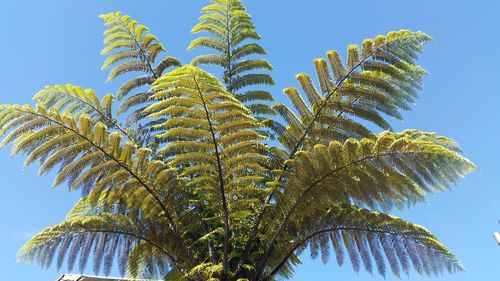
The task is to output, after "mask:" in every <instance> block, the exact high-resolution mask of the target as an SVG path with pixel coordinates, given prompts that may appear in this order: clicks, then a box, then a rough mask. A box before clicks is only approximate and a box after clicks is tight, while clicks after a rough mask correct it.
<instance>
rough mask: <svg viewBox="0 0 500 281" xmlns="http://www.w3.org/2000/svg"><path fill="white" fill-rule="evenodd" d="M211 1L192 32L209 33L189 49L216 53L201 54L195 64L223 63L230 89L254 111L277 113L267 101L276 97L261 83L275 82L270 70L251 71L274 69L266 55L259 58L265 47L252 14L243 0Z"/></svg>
mask: <svg viewBox="0 0 500 281" xmlns="http://www.w3.org/2000/svg"><path fill="white" fill-rule="evenodd" d="M212 2H213V3H212V4H211V5H208V6H206V7H205V8H203V9H202V12H203V15H202V16H201V17H200V19H199V20H200V23H199V24H197V25H196V26H195V27H194V28H193V29H192V30H191V32H192V33H207V34H209V35H210V36H202V37H199V38H197V39H195V40H193V41H192V42H191V44H190V45H189V47H188V50H192V49H196V48H200V47H203V48H208V49H211V50H212V51H213V52H214V53H212V54H207V55H201V56H198V57H196V58H194V59H193V61H192V64H194V65H215V66H219V67H221V68H222V69H223V70H224V73H223V77H222V80H223V81H224V83H225V85H226V89H227V91H228V92H230V93H232V94H234V96H235V97H236V98H237V99H239V100H240V101H242V102H244V103H245V105H246V106H247V107H248V108H249V109H250V110H252V112H253V114H254V115H256V116H259V115H274V114H275V112H274V111H273V110H272V109H271V108H270V107H269V106H268V105H267V104H266V103H265V102H266V101H273V96H272V95H271V93H269V92H267V91H265V90H262V89H260V87H259V85H274V81H273V79H272V78H271V76H270V75H269V74H262V73H248V72H255V71H257V72H259V71H261V70H272V69H273V67H272V66H271V64H270V63H269V62H268V61H267V60H266V59H263V58H259V56H260V55H265V54H266V51H265V50H264V49H263V48H262V47H261V46H260V45H259V44H258V43H256V42H255V41H257V40H260V39H261V38H260V35H259V34H258V33H257V32H256V31H255V25H254V24H253V23H252V21H251V19H252V18H251V16H250V15H249V14H248V13H247V12H246V9H245V7H244V6H243V4H242V3H241V1H240V0H213V1H212ZM248 87H251V89H248ZM244 88H247V89H245V90H244Z"/></svg>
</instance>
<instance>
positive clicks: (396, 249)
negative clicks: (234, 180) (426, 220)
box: [271, 203, 464, 276]
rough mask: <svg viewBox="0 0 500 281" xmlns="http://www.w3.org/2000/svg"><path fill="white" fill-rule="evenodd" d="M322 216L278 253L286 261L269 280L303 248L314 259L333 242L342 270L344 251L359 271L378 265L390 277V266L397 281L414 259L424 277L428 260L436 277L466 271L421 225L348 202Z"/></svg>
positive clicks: (276, 268) (380, 270)
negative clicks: (321, 247)
mask: <svg viewBox="0 0 500 281" xmlns="http://www.w3.org/2000/svg"><path fill="white" fill-rule="evenodd" d="M322 212H324V215H323V216H318V219H315V220H312V221H311V222H310V224H309V225H308V226H307V227H304V228H302V229H301V230H299V232H298V233H296V234H295V236H296V237H295V238H294V239H295V240H296V241H297V242H296V243H295V244H294V245H293V246H292V247H291V248H290V249H289V250H288V252H287V250H285V249H280V254H277V255H282V256H281V257H280V258H278V260H279V259H281V260H282V262H281V263H280V264H278V265H277V266H276V267H275V268H274V270H273V272H272V273H271V275H273V274H276V273H278V272H279V270H280V267H281V266H283V265H284V261H285V260H287V259H288V258H289V256H291V255H292V254H293V253H294V252H295V251H296V250H297V249H299V248H300V247H302V246H304V245H309V247H310V248H311V250H312V251H313V252H311V255H312V256H314V255H315V252H314V251H315V250H314V249H315V248H316V247H318V246H317V245H315V243H317V241H318V239H323V240H326V241H327V242H331V243H332V245H333V247H334V249H335V253H336V256H337V262H338V264H339V265H342V263H343V257H344V255H345V254H344V253H345V251H346V252H347V253H348V255H349V256H350V257H351V261H352V265H353V267H354V269H355V270H356V271H358V270H359V265H360V259H361V260H362V263H363V264H364V266H365V269H366V270H367V271H368V272H371V270H372V261H374V262H375V264H376V265H377V270H378V272H379V274H381V275H382V276H385V273H386V263H388V264H389V266H390V268H391V270H392V272H393V273H394V274H395V275H397V276H399V275H400V270H401V269H402V270H403V271H404V272H405V273H406V274H408V272H409V266H410V263H409V261H410V260H412V263H413V266H414V268H415V269H416V270H417V272H418V273H420V274H422V273H423V272H422V270H421V269H420V267H421V261H424V260H425V261H426V262H429V263H430V264H433V265H436V266H435V267H434V268H433V269H432V273H433V274H435V275H436V276H438V274H439V273H440V270H441V269H445V270H447V271H448V272H450V273H454V272H456V271H463V270H464V269H463V267H462V265H461V263H460V262H459V261H458V259H457V258H456V257H455V256H454V255H453V254H452V253H451V252H450V251H449V250H448V249H447V248H446V247H445V246H444V245H443V244H441V243H440V242H439V241H438V240H437V238H436V237H435V236H434V235H433V234H432V233H430V232H429V231H428V230H427V229H425V228H423V227H422V226H419V225H415V224H412V223H409V222H407V221H405V220H403V219H400V218H398V217H394V216H390V215H386V214H383V213H379V212H375V211H369V210H367V209H363V208H358V207H356V206H355V205H352V204H348V203H342V204H335V205H332V206H329V207H325V208H324V209H323V211H322ZM325 234H327V235H325ZM340 237H342V238H340ZM322 243H325V242H324V241H322ZM327 251H328V252H329V250H327ZM384 257H385V259H384Z"/></svg>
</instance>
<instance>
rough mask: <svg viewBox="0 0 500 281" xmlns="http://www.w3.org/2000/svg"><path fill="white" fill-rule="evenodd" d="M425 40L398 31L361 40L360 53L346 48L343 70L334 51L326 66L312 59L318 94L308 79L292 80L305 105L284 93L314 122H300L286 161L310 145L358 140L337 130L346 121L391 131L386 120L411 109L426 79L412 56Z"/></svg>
mask: <svg viewBox="0 0 500 281" xmlns="http://www.w3.org/2000/svg"><path fill="white" fill-rule="evenodd" d="M428 40H430V37H429V36H427V35H426V34H424V33H421V32H411V31H408V30H401V31H398V32H390V33H388V34H387V35H386V36H382V35H379V36H377V37H376V38H375V39H367V40H365V41H364V42H363V45H362V49H361V51H359V47H358V46H356V45H350V46H349V47H348V52H347V53H348V56H347V67H345V66H344V64H343V63H342V60H341V59H340V56H339V54H338V52H336V51H329V52H327V60H325V59H315V60H314V66H315V69H316V74H317V78H318V81H319V86H320V87H319V89H320V90H318V88H316V86H315V85H314V84H313V81H312V79H311V78H310V77H309V76H308V75H307V74H299V75H297V76H296V78H297V80H298V82H299V84H300V86H301V88H302V90H303V92H304V93H305V96H306V97H307V103H305V102H302V101H299V98H298V95H300V94H298V93H296V90H293V91H294V92H293V93H292V94H293V95H290V94H289V93H290V91H292V90H286V92H285V93H287V95H288V96H289V97H290V99H291V100H292V103H293V104H294V108H295V110H297V111H299V112H300V113H301V115H304V114H305V113H306V112H312V116H309V117H307V118H305V119H304V118H303V119H304V120H302V122H303V126H304V127H305V128H306V129H305V130H304V132H303V133H302V134H301V135H296V138H297V139H298V140H299V142H298V143H297V144H296V145H295V146H293V147H292V148H291V150H290V152H291V153H290V155H291V156H292V157H293V154H294V153H295V152H296V151H297V150H298V149H299V148H301V147H305V145H307V147H308V149H310V148H312V146H314V144H318V143H323V144H327V143H328V142H329V141H331V140H339V141H344V140H345V139H346V138H349V137H357V136H356V135H354V134H352V135H349V131H343V130H341V129H340V128H341V127H342V126H340V125H339V124H337V123H339V122H343V121H342V120H346V119H345V118H347V119H349V120H351V121H350V123H352V124H356V126H357V127H360V126H363V127H364V128H366V127H368V126H366V125H363V124H365V123H366V124H370V123H372V124H374V125H377V126H378V127H380V128H383V129H390V128H391V126H390V124H389V122H388V120H387V118H386V117H387V116H389V117H394V118H396V119H401V113H400V111H401V110H408V109H410V104H411V103H413V102H414V100H415V98H416V90H417V89H419V88H420V86H421V83H422V77H423V75H425V73H426V72H425V71H424V70H423V69H422V68H420V67H419V66H417V65H415V59H416V53H417V51H416V50H421V48H422V45H423V44H424V43H425V42H426V41H428ZM405 53H407V54H406V55H405ZM409 56H410V57H411V58H410V57H409ZM327 61H328V63H329V64H330V68H331V71H329V70H328V67H327V65H328V63H327ZM318 134H319V135H318ZM357 135H358V136H359V134H357ZM362 136H367V134H366V133H365V134H362Z"/></svg>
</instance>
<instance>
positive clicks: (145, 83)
mask: <svg viewBox="0 0 500 281" xmlns="http://www.w3.org/2000/svg"><path fill="white" fill-rule="evenodd" d="M100 17H101V18H102V19H103V20H104V24H105V25H106V26H107V27H108V29H107V30H106V31H105V32H104V36H105V39H104V43H105V44H106V47H105V48H104V49H103V50H102V52H101V54H102V55H109V56H108V58H107V59H106V61H105V62H104V64H103V66H102V68H103V69H106V68H111V71H110V73H109V76H108V81H111V80H114V79H115V78H117V77H118V76H121V75H123V74H127V73H130V72H140V73H142V74H140V75H139V76H137V77H134V78H131V79H130V80H128V81H127V82H125V83H124V84H123V85H122V86H121V87H120V88H119V89H118V91H117V93H116V96H117V97H118V99H120V100H121V99H123V101H122V103H121V105H120V106H119V113H125V112H126V111H127V110H129V109H131V108H132V107H135V106H137V105H140V104H147V100H140V102H139V103H138V100H137V99H133V97H132V98H130V97H127V96H128V95H129V94H130V93H131V92H132V91H134V90H136V89H138V88H141V87H149V86H151V84H152V83H153V82H154V81H155V80H156V79H157V78H158V77H160V76H161V75H162V73H163V72H164V71H165V70H166V69H168V68H170V67H177V66H180V62H179V61H178V60H177V59H175V58H173V57H165V58H163V59H162V60H161V61H160V62H159V63H158V64H157V63H156V57H157V56H158V54H160V53H161V52H163V51H165V49H164V47H163V45H162V44H161V43H160V42H159V40H158V38H156V37H155V36H154V35H153V34H151V33H149V29H148V28H147V27H146V26H144V25H142V24H140V23H138V22H137V21H136V20H134V19H132V18H131V17H130V16H128V15H122V14H121V12H114V13H108V14H104V15H101V16H100ZM130 99H132V101H131V100H130ZM143 108H144V106H142V107H140V108H138V109H137V108H135V110H134V111H133V112H132V113H130V115H136V114H139V113H140V112H141V111H142V109H143ZM128 120H129V121H131V120H132V125H136V119H134V118H128ZM135 131H136V132H135V134H134V135H135V136H136V137H135V141H136V142H140V140H141V139H143V138H144V137H145V136H143V133H142V131H141V130H139V129H136V130H135ZM143 131H148V128H146V129H145V130H143ZM146 134H147V133H146Z"/></svg>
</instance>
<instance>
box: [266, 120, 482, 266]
mask: <svg viewBox="0 0 500 281" xmlns="http://www.w3.org/2000/svg"><path fill="white" fill-rule="evenodd" d="M457 150H458V149H457V148H456V147H455V144H454V142H453V141H451V140H448V139H444V138H443V137H439V136H436V135H435V134H430V133H424V132H420V131H411V130H410V131H405V132H402V133H391V132H385V133H382V134H380V135H377V136H376V138H375V139H371V138H370V139H362V140H355V139H348V140H346V141H345V142H344V143H341V142H338V141H333V142H331V143H330V144H329V145H328V146H325V145H322V144H318V145H315V147H314V149H313V150H312V151H298V152H297V153H296V157H295V158H294V159H293V160H288V161H287V162H286V165H287V167H289V169H287V170H286V171H280V172H279V174H280V175H281V177H282V178H281V181H280V182H279V183H275V184H277V185H278V186H277V187H276V188H275V189H274V190H276V192H277V193H276V194H275V197H274V200H275V206H276V207H275V209H274V210H273V213H274V214H272V215H270V216H269V217H264V219H263V221H264V223H265V224H266V225H268V227H270V228H272V229H273V230H272V231H270V232H269V233H272V235H271V237H270V238H266V240H267V239H270V242H269V244H268V245H270V246H268V247H267V249H266V252H265V253H264V254H263V255H262V258H261V260H260V262H259V266H260V269H261V270H263V269H264V266H265V264H266V262H267V261H268V259H269V258H271V254H272V253H273V248H274V245H276V240H277V239H291V238H288V237H287V235H288V234H293V233H297V232H298V231H300V229H308V228H309V227H308V226H307V223H304V222H314V221H315V219H314V218H317V217H318V213H317V210H324V206H328V205H331V204H340V203H346V202H353V203H355V204H356V205H358V206H368V207H370V208H380V209H383V210H388V209H391V208H392V207H393V206H396V207H399V206H404V205H408V204H415V203H416V202H419V201H422V200H425V197H426V195H427V194H428V193H434V192H438V191H442V190H443V189H445V188H446V189H449V188H451V185H453V184H456V183H457V181H458V179H459V178H460V177H462V176H464V175H466V174H467V173H469V172H470V171H471V170H473V169H474V168H475V166H474V165H473V164H472V163H471V162H470V161H468V160H467V159H465V158H463V157H462V156H460V154H458V153H457ZM344 235H348V234H344ZM344 239H347V238H344ZM349 241H350V240H349ZM344 242H346V241H344ZM349 243H351V244H352V245H356V243H355V242H353V241H350V242H349ZM278 244H279V243H278ZM352 245H351V246H352ZM348 249H349V247H348ZM352 249H354V246H353V247H352ZM348 253H349V255H350V257H351V260H352V261H353V266H354V267H355V269H357V268H358V263H359V259H358V258H357V252H355V251H354V252H348ZM386 254H387V253H386ZM436 266H437V268H439V267H440V266H441V265H436ZM258 268H259V267H258ZM393 271H395V269H393Z"/></svg>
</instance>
